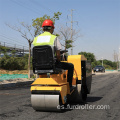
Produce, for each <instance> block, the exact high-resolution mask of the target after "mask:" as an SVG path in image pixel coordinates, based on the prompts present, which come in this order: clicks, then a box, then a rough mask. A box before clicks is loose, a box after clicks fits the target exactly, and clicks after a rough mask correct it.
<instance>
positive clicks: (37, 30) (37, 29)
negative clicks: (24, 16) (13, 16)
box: [6, 12, 61, 78]
mask: <svg viewBox="0 0 120 120" xmlns="http://www.w3.org/2000/svg"><path fill="white" fill-rule="evenodd" d="M59 15H61V13H60V12H57V13H54V16H53V17H50V16H47V15H44V16H43V17H40V18H36V19H35V20H34V19H33V20H32V25H28V24H25V23H24V22H19V23H20V25H21V27H22V29H21V27H16V26H10V25H9V24H6V25H7V26H9V27H10V28H12V29H13V30H15V31H17V32H19V33H20V34H21V36H22V37H23V38H25V39H26V40H27V41H28V44H29V57H28V78H30V59H31V44H32V42H33V40H34V37H35V36H37V35H39V34H41V33H42V32H43V31H42V23H43V21H44V20H45V19H51V20H53V21H54V23H55V20H59ZM33 31H34V32H33ZM28 34H29V35H30V36H31V37H29V35H28Z"/></svg>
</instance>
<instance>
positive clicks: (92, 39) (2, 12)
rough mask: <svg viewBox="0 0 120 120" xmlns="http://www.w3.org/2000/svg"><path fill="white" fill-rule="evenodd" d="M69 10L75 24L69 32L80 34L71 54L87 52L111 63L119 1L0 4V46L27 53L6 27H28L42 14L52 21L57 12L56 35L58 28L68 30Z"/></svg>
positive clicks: (1, 0) (14, 0) (0, 0)
mask: <svg viewBox="0 0 120 120" xmlns="http://www.w3.org/2000/svg"><path fill="white" fill-rule="evenodd" d="M71 9H74V10H73V21H76V22H73V29H75V30H80V35H81V37H79V38H77V39H76V40H75V42H74V43H73V45H74V47H73V54H74V55H76V54H78V53H79V52H81V51H83V52H91V53H94V55H95V57H96V59H97V60H100V59H102V58H103V59H108V60H112V61H114V53H116V54H118V53H119V47H120V0H0V42H1V43H2V44H3V43H4V42H6V44H7V45H9V46H11V45H12V46H16V47H17V46H19V47H21V48H23V46H24V48H26V49H28V42H27V40H25V39H24V38H22V37H21V34H20V33H18V32H16V31H14V30H12V29H11V28H9V27H8V26H7V25H6V23H7V24H9V25H11V26H17V27H20V24H19V22H25V23H27V24H29V25H32V19H36V18H38V17H42V16H43V15H45V14H47V15H49V16H51V17H52V16H53V15H54V12H58V11H59V12H61V13H62V15H61V16H60V19H59V20H58V21H56V23H55V32H57V27H58V26H60V25H64V26H66V27H67V26H68V27H71V23H70V21H71V16H70V15H71ZM66 23H67V24H66ZM60 42H62V41H60ZM69 53H70V50H69Z"/></svg>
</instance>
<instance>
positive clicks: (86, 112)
mask: <svg viewBox="0 0 120 120" xmlns="http://www.w3.org/2000/svg"><path fill="white" fill-rule="evenodd" d="M92 77H93V79H92V87H91V94H89V95H88V98H87V101H86V103H84V104H83V103H81V104H74V103H73V104H67V106H68V107H67V109H66V110H63V111H62V112H40V111H35V110H34V109H33V108H32V106H31V100H30V99H31V93H30V86H23V87H18V88H9V89H7V88H6V89H4V90H0V120H120V72H116V73H109V74H105V73H102V74H98V75H93V76H92Z"/></svg>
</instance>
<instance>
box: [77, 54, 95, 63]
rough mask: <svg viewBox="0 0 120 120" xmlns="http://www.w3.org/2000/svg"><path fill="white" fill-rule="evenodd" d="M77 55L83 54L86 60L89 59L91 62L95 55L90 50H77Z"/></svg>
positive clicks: (93, 60)
mask: <svg viewBox="0 0 120 120" xmlns="http://www.w3.org/2000/svg"><path fill="white" fill-rule="evenodd" d="M78 54H79V55H84V56H85V57H86V58H87V60H90V61H91V62H95V60H96V59H95V55H94V54H93V53H90V52H79V53H78Z"/></svg>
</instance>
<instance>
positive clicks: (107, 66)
mask: <svg viewBox="0 0 120 120" xmlns="http://www.w3.org/2000/svg"><path fill="white" fill-rule="evenodd" d="M78 54H79V55H84V56H85V57H86V58H87V60H90V61H91V64H92V68H94V67H95V66H96V65H102V60H96V59H95V55H94V54H93V53H89V52H79V53H78ZM103 66H104V67H105V69H117V62H112V61H110V60H106V59H104V60H103Z"/></svg>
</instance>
